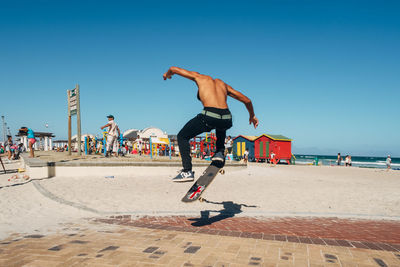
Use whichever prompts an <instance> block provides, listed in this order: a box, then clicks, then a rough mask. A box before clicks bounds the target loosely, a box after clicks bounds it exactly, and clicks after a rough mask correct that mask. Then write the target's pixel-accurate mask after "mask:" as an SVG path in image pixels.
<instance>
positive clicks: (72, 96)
mask: <svg viewBox="0 0 400 267" xmlns="http://www.w3.org/2000/svg"><path fill="white" fill-rule="evenodd" d="M67 101H68V154H69V155H71V152H72V149H71V132H72V130H71V117H72V116H73V115H76V123H77V132H78V133H77V138H76V139H77V140H76V142H77V144H78V155H79V156H80V155H81V154H82V148H81V138H82V137H81V107H80V93H79V84H77V85H76V87H75V88H74V89H72V90H67Z"/></svg>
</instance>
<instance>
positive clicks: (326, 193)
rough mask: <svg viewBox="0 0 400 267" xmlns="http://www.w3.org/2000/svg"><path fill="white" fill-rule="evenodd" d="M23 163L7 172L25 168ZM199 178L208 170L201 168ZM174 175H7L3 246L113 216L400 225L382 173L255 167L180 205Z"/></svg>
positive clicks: (0, 189) (397, 197) (393, 180)
mask: <svg viewBox="0 0 400 267" xmlns="http://www.w3.org/2000/svg"><path fill="white" fill-rule="evenodd" d="M21 164H22V163H13V164H7V165H6V167H7V168H9V169H10V168H18V167H20V165H21ZM194 170H195V171H196V177H198V175H199V174H200V173H201V172H202V170H203V168H200V167H198V168H195V169H194ZM176 171H177V170H176V168H172V167H151V168H150V167H137V168H135V170H134V171H132V170H130V171H125V172H124V171H121V172H119V174H118V175H116V176H115V177H114V178H105V176H107V175H112V174H111V173H105V174H104V176H79V177H61V176H60V177H59V176H56V177H52V178H46V179H33V180H28V181H8V180H7V179H8V178H9V177H11V176H12V175H13V174H4V175H1V183H0V209H1V210H2V212H1V215H0V216H1V217H0V221H1V223H0V239H2V238H6V237H7V236H9V235H10V234H12V233H35V232H45V231H55V230H57V229H58V228H59V227H57V225H59V224H60V223H67V222H74V221H78V220H83V219H84V218H92V217H96V216H108V215H113V214H130V215H134V216H142V215H157V216H164V215H200V214H201V212H204V211H207V212H211V213H215V214H218V213H223V212H232V213H234V214H235V216H252V217H259V216H260V217H276V216H279V217H285V216H286V217H287V216H289V217H294V216H296V217H297V216H301V217H338V218H358V219H360V218H363V219H390V220H400V193H399V192H398V185H399V181H400V172H398V171H389V172H387V171H385V170H380V169H362V168H344V167H316V166H287V165H278V166H276V167H270V166H269V165H267V164H256V163H253V164H250V165H249V166H248V167H247V168H244V169H234V170H229V171H227V172H226V174H225V175H219V176H217V178H216V180H215V181H214V182H213V183H212V185H211V186H210V187H209V188H208V189H207V191H206V192H205V193H204V195H203V196H204V198H205V199H207V202H203V203H200V202H195V203H192V204H184V203H182V202H181V201H180V199H181V198H182V196H183V195H184V193H185V192H186V191H187V190H188V189H189V187H190V186H191V183H173V182H171V178H172V177H173V176H174V175H175V174H176Z"/></svg>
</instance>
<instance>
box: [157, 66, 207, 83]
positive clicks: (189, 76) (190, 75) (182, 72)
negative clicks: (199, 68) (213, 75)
mask: <svg viewBox="0 0 400 267" xmlns="http://www.w3.org/2000/svg"><path fill="white" fill-rule="evenodd" d="M174 74H178V75H180V76H182V77H185V78H187V79H190V80H192V81H194V80H195V79H196V78H197V77H199V76H200V75H201V74H199V73H198V72H195V71H188V70H185V69H182V68H178V67H171V68H169V69H168V70H167V72H166V73H164V75H163V78H164V80H166V79H171V78H172V75H174Z"/></svg>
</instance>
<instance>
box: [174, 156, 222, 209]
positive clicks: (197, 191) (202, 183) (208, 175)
mask: <svg viewBox="0 0 400 267" xmlns="http://www.w3.org/2000/svg"><path fill="white" fill-rule="evenodd" d="M219 165H221V164H218V163H215V162H212V163H211V164H210V166H208V167H207V169H206V170H205V171H204V172H203V174H202V175H201V176H200V177H199V179H197V181H196V182H195V183H194V184H193V185H192V187H191V188H190V189H189V191H188V192H187V193H186V194H185V196H184V197H183V198H182V202H186V203H189V202H193V201H196V200H200V201H201V199H202V198H201V197H200V196H201V194H203V192H204V191H205V190H206V189H207V187H208V186H209V185H210V184H211V182H212V181H213V180H214V178H215V176H217V174H218V173H219V172H220V173H221V174H224V173H225V171H224V169H222V167H223V166H219Z"/></svg>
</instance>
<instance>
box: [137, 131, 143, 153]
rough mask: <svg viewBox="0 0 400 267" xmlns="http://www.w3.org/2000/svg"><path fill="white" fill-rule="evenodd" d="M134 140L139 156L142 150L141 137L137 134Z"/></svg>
mask: <svg viewBox="0 0 400 267" xmlns="http://www.w3.org/2000/svg"><path fill="white" fill-rule="evenodd" d="M136 142H137V150H138V154H139V156H141V155H142V150H143V140H142V138H140V136H139V135H138V137H137V139H136Z"/></svg>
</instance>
